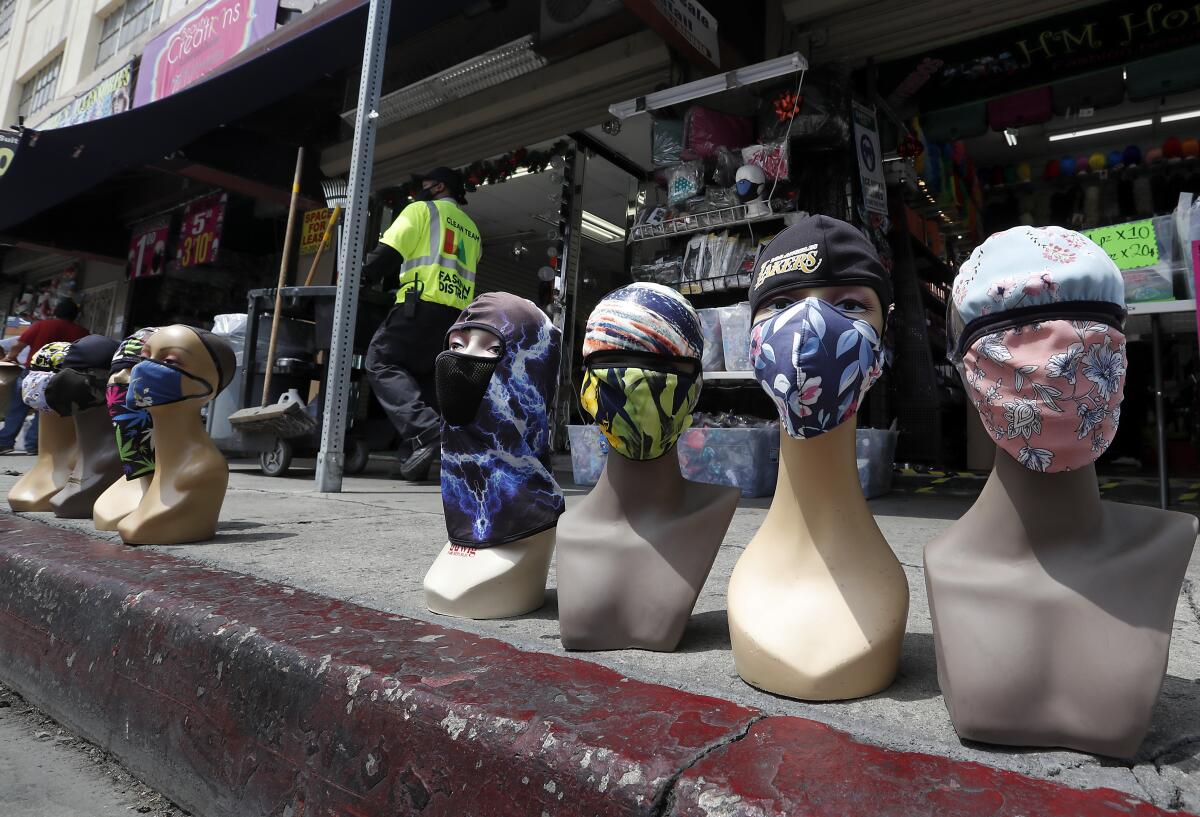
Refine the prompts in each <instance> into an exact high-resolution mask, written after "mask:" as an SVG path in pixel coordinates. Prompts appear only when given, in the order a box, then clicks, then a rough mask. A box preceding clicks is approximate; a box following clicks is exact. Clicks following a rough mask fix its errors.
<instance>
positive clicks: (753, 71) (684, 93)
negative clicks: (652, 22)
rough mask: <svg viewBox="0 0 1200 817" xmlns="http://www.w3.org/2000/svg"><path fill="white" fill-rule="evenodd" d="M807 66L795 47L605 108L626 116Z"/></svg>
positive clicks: (621, 117)
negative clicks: (766, 58)
mask: <svg viewBox="0 0 1200 817" xmlns="http://www.w3.org/2000/svg"><path fill="white" fill-rule="evenodd" d="M807 69H808V60H806V59H805V58H804V57H803V55H801V54H800V52H799V51H797V52H795V53H793V54H788V55H787V56H786V57H777V58H776V59H773V60H766V61H765V62H758V63H755V64H754V65H747V66H746V67H745V68H738V69H737V70H735V71H727V72H725V73H724V74H717V75H716V76H712V77H705V78H704V79H698V80H696V81H695V82H689V83H686V84H684V85H677V86H675V87H674V88H667V89H666V90H665V91H656V92H654V93H652V94H647V95H646V96H639V97H636V98H634V99H628V100H626V101H624V102H618V103H617V104H615V105H610V106H609V108H608V112H609V113H610V114H612V115H613V116H615V117H617V119H628V118H629V117H631V116H636V115H637V114H639V113H646V112H647V111H654V110H658V109H659V108H669V107H670V106H672V105H678V104H679V103H680V102H687V101H689V100H692V99H698V98H700V97H702V96H709V95H711V94H719V93H721V92H722V91H728V90H731V89H733V88H740V87H742V86H744V85H752V84H754V83H756V82H764V81H766V80H769V79H775V78H776V77H781V76H784V75H785V74H794V73H795V72H797V71H805V70H807Z"/></svg>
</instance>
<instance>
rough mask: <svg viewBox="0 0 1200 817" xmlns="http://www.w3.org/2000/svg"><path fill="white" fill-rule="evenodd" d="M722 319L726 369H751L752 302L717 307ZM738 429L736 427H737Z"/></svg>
mask: <svg viewBox="0 0 1200 817" xmlns="http://www.w3.org/2000/svg"><path fill="white" fill-rule="evenodd" d="M717 313H718V315H719V316H720V319H721V346H722V348H723V349H724V351H725V371H728V372H746V371H750V368H751V367H750V303H749V301H743V302H742V303H740V304H735V305H734V306H722V307H718V308H717ZM735 430H736V429H735Z"/></svg>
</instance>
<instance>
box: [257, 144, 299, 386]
mask: <svg viewBox="0 0 1200 817" xmlns="http://www.w3.org/2000/svg"><path fill="white" fill-rule="evenodd" d="M303 165H304V147H303V146H301V147H300V150H299V151H297V152H296V176H295V177H294V178H293V179H292V200H291V203H290V204H289V205H288V220H287V232H286V233H284V236H283V258H281V259H280V261H279V284H278V285H277V286H276V287H275V313H274V314H273V315H272V316H271V342H270V343H269V344H268V345H267V373H266V375H265V376H264V377H263V390H262V405H263V407H264V408H265V407H266V405H267V400H268V397H269V395H270V394H271V372H272V371H273V370H274V369H275V344H276V342H277V341H278V340H279V323H280V320H279V317H280V316H279V313H280V312H282V311H283V285H284V284H286V283H287V270H288V259H289V258H291V255H292V234H293V233H294V232H295V230H296V202H297V200H298V199H299V198H300V168H301V167H303Z"/></svg>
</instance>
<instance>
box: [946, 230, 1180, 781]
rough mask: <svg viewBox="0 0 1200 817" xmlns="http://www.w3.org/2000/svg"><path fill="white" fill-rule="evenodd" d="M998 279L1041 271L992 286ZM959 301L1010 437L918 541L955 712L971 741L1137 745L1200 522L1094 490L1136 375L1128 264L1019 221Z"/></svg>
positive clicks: (957, 352) (976, 400) (983, 254)
mask: <svg viewBox="0 0 1200 817" xmlns="http://www.w3.org/2000/svg"><path fill="white" fill-rule="evenodd" d="M1006 280H1015V281H1017V282H1023V281H1025V282H1034V281H1036V284H1035V285H1034V286H1030V285H1029V284H1028V283H1027V284H1026V285H1025V286H1019V287H1016V288H1012V287H1009V288H1008V289H1007V290H1006V291H1005V292H1004V293H998V292H997V289H996V282H997V281H1006ZM953 301H954V303H952V304H951V310H950V312H951V318H950V319H949V320H948V321H947V323H948V324H950V325H952V326H953V325H954V324H955V323H956V322H957V323H958V324H960V325H961V326H963V327H964V329H963V331H962V332H961V333H960V335H959V337H958V340H957V341H956V342H955V341H953V339H952V349H951V352H952V358H953V359H954V362H955V363H956V365H957V366H958V368H959V374H960V376H961V377H962V379H963V385H964V387H965V390H966V394H967V397H968V399H969V400H970V401H971V403H972V404H973V405H974V406H975V408H976V409H977V410H978V412H979V414H980V417H981V419H982V421H983V426H984V428H985V429H987V431H988V433H989V435H990V436H991V439H992V440H993V442H994V443H996V445H997V446H998V447H999V449H1000V450H998V451H997V452H996V460H995V464H994V466H993V469H992V473H991V476H990V477H989V478H988V480H987V482H986V483H985V484H984V487H983V490H982V491H981V492H980V494H979V498H978V499H977V500H976V501H975V504H974V505H972V506H971V508H970V509H969V510H968V511H967V512H966V514H965V515H964V516H963V517H962V518H961V519H959V520H958V521H957V522H955V523H954V524H953V525H951V526H950V527H949V528H948V529H947V530H946V532H945V533H943V534H942V535H941V536H939V537H938V538H936V539H934V540H933V541H932V542H930V543H929V544H928V545H926V546H925V584H926V589H927V591H928V593H929V610H930V613H931V615H932V618H933V635H934V647H935V650H936V654H937V666H938V683H939V686H940V687H941V690H942V695H943V697H944V699H945V702H946V707H947V709H948V710H949V713H950V720H951V722H952V723H953V724H954V728H955V730H956V731H957V732H958V734H959V736H960V737H961V738H963V739H965V740H975V741H983V742H987V743H999V744H1007V745H1013V746H1047V747H1065V748H1068V749H1076V750H1081V751H1085V752H1093V753H1096V754H1100V755H1108V756H1112V757H1118V758H1129V757H1132V756H1133V755H1134V754H1135V753H1136V752H1137V751H1138V748H1139V746H1141V744H1142V741H1143V740H1144V738H1145V736H1146V733H1147V731H1148V730H1149V727H1150V721H1151V716H1152V713H1153V710H1154V707H1155V703H1156V702H1157V700H1158V696H1159V691H1160V689H1161V687H1162V683H1163V676H1164V674H1165V672H1166V668H1167V658H1168V653H1169V650H1170V641H1171V632H1172V628H1173V624H1174V618H1175V608H1176V604H1177V602H1178V600H1179V594H1180V587H1181V585H1182V583H1183V578H1184V575H1185V573H1186V571H1187V567H1188V562H1189V560H1190V558H1191V554H1192V549H1193V547H1194V545H1195V541H1196V530H1197V523H1196V519H1195V517H1194V516H1192V515H1190V514H1184V513H1175V512H1171V511H1164V510H1159V509H1157V508H1147V507H1141V506H1137V505H1126V504H1122V503H1117V502H1106V501H1102V500H1101V499H1100V490H1099V484H1098V480H1097V476H1096V466H1095V459H1096V458H1097V457H1099V456H1100V455H1101V454H1102V453H1103V452H1104V450H1105V449H1106V448H1107V446H1108V444H1109V443H1110V442H1111V441H1112V438H1113V435H1114V434H1115V432H1116V430H1117V427H1118V424H1119V421H1120V410H1121V408H1120V407H1121V400H1122V396H1123V389H1124V384H1125V378H1126V376H1127V375H1128V374H1129V373H1128V372H1127V369H1126V367H1127V365H1128V358H1127V356H1126V354H1125V336H1124V335H1123V334H1122V322H1123V320H1124V312H1125V309H1124V285H1123V282H1122V278H1121V273H1120V272H1119V271H1118V270H1117V268H1116V267H1115V265H1113V263H1112V262H1111V261H1110V260H1109V258H1108V255H1107V254H1106V253H1105V252H1104V251H1103V250H1102V249H1100V248H1099V247H1097V246H1095V245H1094V244H1092V242H1091V241H1090V240H1088V239H1086V238H1085V237H1084V236H1082V235H1080V234H1079V233H1075V232H1072V231H1069V230H1062V229H1060V228H1057V227H1047V228H1016V229H1014V230H1006V231H1004V232H1002V233H998V234H996V235H993V236H991V237H990V238H988V240H987V241H985V242H984V243H983V244H982V245H981V246H980V247H979V248H977V249H976V250H975V252H974V253H973V254H972V256H971V258H970V259H969V260H968V261H967V263H966V264H964V265H963V267H962V270H961V272H960V273H959V275H958V277H957V278H956V279H955V287H954V296H953ZM985 309H986V310H987V311H986V312H985V311H984V310H985ZM1010 309H1021V310H1023V313H1020V314H1022V315H1023V316H1024V317H1023V319H1022V322H1020V323H1016V324H1015V325H1014V323H1013V321H1012V316H1011V315H1010V314H1006V313H1007V312H1008V310H1010ZM993 322H994V323H993ZM989 324H991V325H989Z"/></svg>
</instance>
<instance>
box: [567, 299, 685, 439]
mask: <svg viewBox="0 0 1200 817" xmlns="http://www.w3.org/2000/svg"><path fill="white" fill-rule="evenodd" d="M703 349H704V341H703V338H702V335H701V332H700V319H699V317H698V316H697V314H696V311H695V310H694V309H693V308H692V305H691V304H690V303H688V302H687V301H686V300H685V299H684V298H683V296H682V295H680V294H679V293H678V292H675V291H674V290H671V289H668V288H666V287H664V286H661V285H659V284H648V283H637V284H631V285H630V286H627V287H622V288H621V289H618V290H616V291H614V292H611V293H609V294H608V295H607V296H606V297H605V298H604V299H603V300H602V301H600V303H599V304H597V305H596V308H595V310H593V311H592V314H591V315H590V316H589V317H588V322H587V334H586V335H585V337H584V341H583V355H584V359H583V362H584V366H585V369H584V376H583V388H582V391H581V394H580V404H581V406H582V407H583V410H584V411H585V412H587V413H588V414H590V415H591V416H592V417H594V418H595V419H596V423H597V425H599V426H600V430H601V432H603V434H604V436H605V437H606V438H607V439H608V442H609V445H610V446H612V450H613V451H615V452H616V453H617V454H619V455H620V456H623V457H626V458H628V459H632V460H652V459H657V458H658V457H661V456H663V455H664V454H666V453H667V452H669V451H670V450H671V449H672V448H673V447H674V445H675V442H676V440H678V439H679V435H680V434H682V433H683V432H684V431H685V430H686V429H687V428H688V426H689V425H691V420H692V411H693V410H694V409H695V408H696V403H697V401H698V400H699V398H700V388H701V385H702V381H701V374H700V358H701V356H702V354H703Z"/></svg>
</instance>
